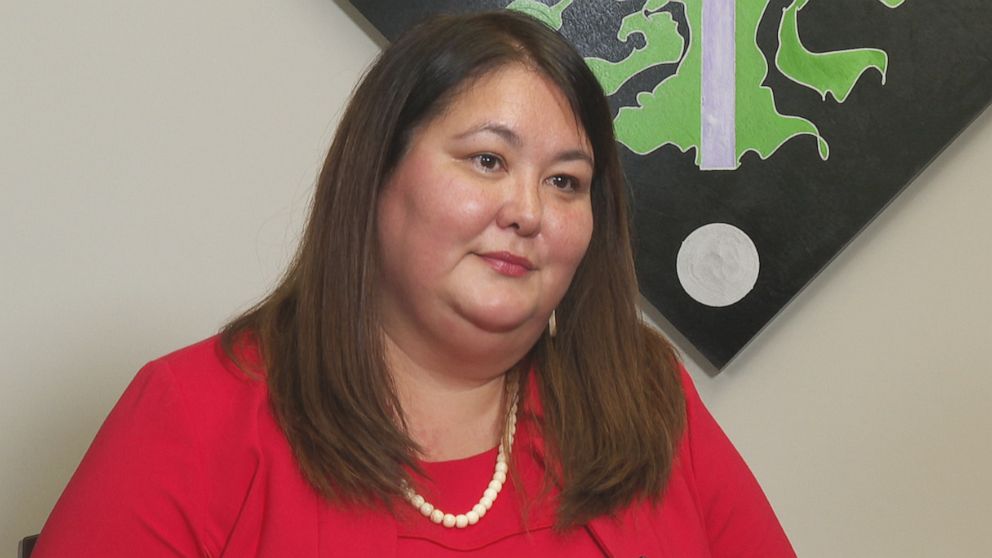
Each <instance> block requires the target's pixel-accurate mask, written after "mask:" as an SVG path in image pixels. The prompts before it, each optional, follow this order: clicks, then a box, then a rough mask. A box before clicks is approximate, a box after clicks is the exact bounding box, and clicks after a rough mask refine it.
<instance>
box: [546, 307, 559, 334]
mask: <svg viewBox="0 0 992 558" xmlns="http://www.w3.org/2000/svg"><path fill="white" fill-rule="evenodd" d="M548 332H549V333H551V337H554V336H555V335H558V320H557V319H556V318H555V311H554V310H552V311H551V317H550V318H548Z"/></svg>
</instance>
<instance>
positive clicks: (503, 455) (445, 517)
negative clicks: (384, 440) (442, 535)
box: [403, 392, 517, 529]
mask: <svg viewBox="0 0 992 558" xmlns="http://www.w3.org/2000/svg"><path fill="white" fill-rule="evenodd" d="M516 432H517V400H516V393H515V392H514V394H513V403H512V404H511V406H510V416H509V419H508V420H507V424H506V437H505V440H503V441H501V442H500V443H499V450H498V452H497V455H496V467H495V471H494V472H493V478H492V480H490V481H489V485H488V487H487V488H486V490H485V491H484V492H483V493H482V498H481V499H479V503H478V504H476V505H474V506H472V510H471V511H468V512H465V513H464V514H459V515H453V514H450V513H444V512H442V511H441V510H439V509H437V508H435V507H434V505H433V504H431V503H430V502H428V501H427V500H426V499H425V498H424V497H423V496H421V495H420V494H417V492H416V491H414V490H413V489H412V488H410V487H409V486H406V485H405V484H404V487H403V488H404V490H403V498H404V499H406V500H407V501H408V502H410V504H412V505H413V507H414V508H416V509H417V510H418V511H420V513H422V514H423V515H424V516H426V517H427V518H429V519H430V520H431V521H433V522H434V523H437V524H441V525H444V526H445V527H456V528H458V529H464V528H465V527H466V526H468V525H475V524H476V523H478V522H479V520H480V519H482V517H483V516H485V515H486V512H487V511H489V509H490V508H492V507H493V503H494V502H495V501H496V497H497V496H498V495H499V493H500V491H501V490H503V485H504V483H506V475H507V472H508V471H509V466H508V465H507V463H506V460H507V457H508V456H509V453H510V452H509V448H511V447H512V446H513V436H514V435H515V434H516Z"/></svg>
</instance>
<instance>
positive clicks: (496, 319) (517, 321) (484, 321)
mask: <svg viewBox="0 0 992 558" xmlns="http://www.w3.org/2000/svg"><path fill="white" fill-rule="evenodd" d="M462 317H464V318H465V319H466V321H468V322H469V323H470V324H472V325H473V326H475V327H476V328H478V329H480V330H482V331H484V332H486V333H497V334H500V333H517V332H522V331H525V330H527V329H529V328H530V327H531V326H532V325H533V324H532V323H531V322H532V320H533V317H534V312H533V311H527V312H522V311H516V312H510V311H506V310H505V309H503V310H492V309H480V310H476V311H474V312H472V313H471V314H463V315H462Z"/></svg>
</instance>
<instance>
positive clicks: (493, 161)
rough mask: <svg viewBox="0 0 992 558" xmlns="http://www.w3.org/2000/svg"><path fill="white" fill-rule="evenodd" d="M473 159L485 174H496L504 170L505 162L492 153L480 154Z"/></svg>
mask: <svg viewBox="0 0 992 558" xmlns="http://www.w3.org/2000/svg"><path fill="white" fill-rule="evenodd" d="M472 159H474V160H475V164H476V165H477V166H478V167H479V168H480V169H481V170H482V171H483V172H496V171H498V170H501V169H502V168H503V161H502V160H501V159H500V158H499V157H498V156H496V155H493V154H492V153H480V154H479V155H473V156H472Z"/></svg>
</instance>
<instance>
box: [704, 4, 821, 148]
mask: <svg viewBox="0 0 992 558" xmlns="http://www.w3.org/2000/svg"><path fill="white" fill-rule="evenodd" d="M697 1H700V0H697ZM768 2H769V0H749V1H748V2H738V3H737V163H738V165H739V164H740V161H741V157H743V155H744V154H745V153H747V152H748V151H753V152H755V153H757V154H758V156H759V157H761V158H762V159H767V158H768V157H771V156H772V154H774V153H775V151H777V150H778V148H779V147H781V146H782V145H783V144H784V143H785V142H787V141H789V140H790V139H792V138H795V137H798V136H804V135H807V136H813V137H814V138H816V144H817V149H818V151H819V154H820V158H821V159H823V160H826V159H827V157H829V155H830V149H829V147H828V146H827V142H826V140H824V139H823V137H821V136H820V132H819V130H817V128H816V126H815V125H814V124H813V123H812V122H810V121H809V120H806V119H805V118H801V117H799V116H787V115H783V114H781V113H779V112H778V109H777V108H776V106H775V97H774V94H773V92H772V90H771V88H770V87H767V86H764V85H762V83H763V82H764V81H765V77H767V75H768V64H767V63H766V62H765V55H764V53H762V52H761V49H759V48H758V38H757V35H758V24H759V23H760V22H761V16H762V15H763V14H764V12H765V9H766V8H767V7H768ZM697 158H698V157H697ZM697 164H698V161H697Z"/></svg>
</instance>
